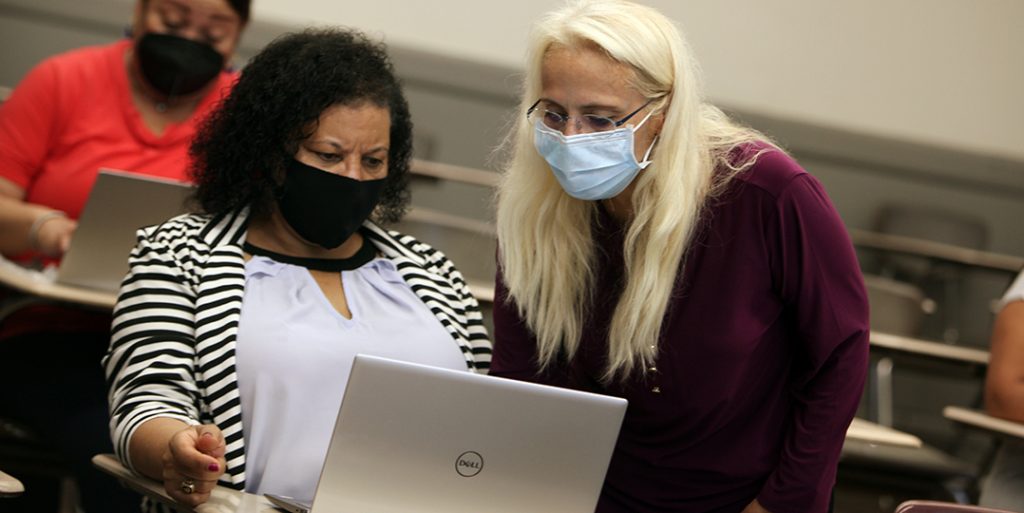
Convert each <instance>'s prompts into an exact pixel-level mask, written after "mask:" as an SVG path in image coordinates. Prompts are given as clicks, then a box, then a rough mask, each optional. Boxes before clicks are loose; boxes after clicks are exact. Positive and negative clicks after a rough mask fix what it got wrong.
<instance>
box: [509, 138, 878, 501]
mask: <svg viewBox="0 0 1024 513" xmlns="http://www.w3.org/2000/svg"><path fill="white" fill-rule="evenodd" d="M594 233H595V235H594V238H595V242H596V244H597V245H598V247H599V248H600V250H598V251H597V253H596V254H597V263H596V269H597V271H596V278H597V281H596V287H595V289H594V290H597V291H599V293H596V294H594V295H593V299H592V302H591V303H590V304H588V305H587V312H588V317H587V319H586V321H585V324H584V326H585V327H586V329H585V330H584V333H583V334H582V336H581V338H580V341H579V344H580V345H579V350H578V352H577V355H576V358H575V359H574V360H573V361H572V362H569V363H563V364H561V365H556V366H555V367H554V368H552V369H551V371H550V372H549V373H547V374H542V375H538V374H537V366H536V363H535V362H536V340H535V339H534V336H533V334H532V332H531V331H530V330H529V328H528V327H527V326H526V325H525V323H524V322H523V320H522V319H521V318H520V317H519V315H518V313H517V308H516V306H515V305H514V304H512V303H511V302H510V301H509V300H508V299H507V297H508V291H507V289H506V288H505V285H504V283H503V281H502V276H501V274H500V273H499V274H498V282H497V289H496V291H495V298H496V300H495V303H494V354H493V360H492V361H491V369H490V374H491V375H496V376H507V377H512V378H518V379H525V380H530V381H539V382H542V383H549V384H555V385H562V386H569V387H573V388H580V389H584V390H591V391H596V392H600V393H605V394H609V395H614V396H619V397H624V398H626V399H628V400H629V408H628V409H627V410H626V417H625V420H624V421H623V424H622V431H621V432H620V434H619V440H618V444H617V445H616V447H615V452H614V455H613V457H612V460H611V464H610V466H609V468H608V475H607V478H606V480H605V486H604V489H603V490H602V493H601V498H600V502H599V503H598V507H597V513H625V512H630V513H656V512H666V511H685V512H695V513H696V512H700V513H738V512H739V511H742V510H743V508H744V507H745V506H746V505H747V504H749V503H750V501H752V500H753V499H754V498H757V499H759V501H760V502H761V505H762V506H764V507H765V509H767V510H768V511H771V512H772V513H824V512H825V511H826V510H827V509H828V502H829V496H830V494H831V491H832V486H833V484H834V483H835V475H836V463H837V461H838V459H839V451H840V449H841V448H842V445H843V439H844V437H845V433H846V427H847V425H849V423H850V419H851V418H852V417H853V415H854V412H855V410H856V409H857V402H858V400H859V399H860V395H861V391H862V390H863V387H864V379H865V375H866V372H867V362H868V303H867V295H866V293H865V290H864V282H863V280H862V278H861V274H860V269H859V268H858V265H857V259H856V257H855V255H854V252H853V247H852V246H851V244H850V239H849V237H847V235H846V230H845V229H844V227H843V223H842V221H841V220H840V218H839V215H838V214H837V213H836V211H835V209H834V208H833V207H832V203H831V201H829V199H828V196H827V195H826V194H825V190H824V188H823V187H822V186H821V184H820V183H819V182H818V181H817V180H816V179H814V177H812V176H811V175H809V174H807V173H806V172H804V171H803V170H802V169H800V166H799V165H798V164H797V163H796V162H794V161H793V160H792V159H791V158H789V157H788V156H786V155H785V154H783V153H781V152H778V151H771V152H769V153H766V154H764V155H761V157H760V158H759V159H758V160H757V163H756V164H755V165H754V166H753V167H751V168H750V169H749V170H747V171H746V172H744V173H742V174H740V175H738V176H737V177H736V178H735V179H733V181H732V182H731V184H730V187H729V189H728V191H727V192H725V193H723V194H722V195H721V196H719V197H718V198H717V199H715V200H712V201H711V202H710V204H709V205H708V209H707V211H706V212H704V215H703V218H702V221H701V223H700V230H699V233H698V234H697V235H696V239H695V240H694V241H693V242H692V243H691V245H690V250H689V254H688V256H687V258H686V260H685V262H683V263H681V265H680V271H681V274H682V280H681V281H679V282H677V284H676V291H675V293H674V294H673V295H672V299H671V305H669V306H670V307H669V310H668V312H667V313H666V314H665V319H664V324H663V325H662V336H661V338H660V339H659V340H658V341H657V344H658V360H657V370H656V371H653V372H651V373H650V374H648V375H647V376H646V377H640V376H634V377H633V378H632V379H630V380H628V381H626V382H624V383H620V382H616V383H612V384H609V385H605V386H602V385H601V384H600V383H598V381H597V376H600V375H601V372H602V371H603V370H604V366H605V361H606V359H605V355H606V351H607V338H606V337H607V332H608V331H607V330H608V325H609V322H610V319H611V317H612V312H613V309H614V307H615V303H616V301H617V300H618V296H619V293H620V290H621V286H622V283H621V278H622V276H624V267H625V263H624V261H623V257H622V247H623V244H624V233H623V228H622V227H620V226H619V225H618V224H617V223H616V222H615V220H614V219H613V218H612V217H611V216H609V215H607V214H606V213H602V214H601V215H600V216H599V218H598V220H597V222H596V223H595V232H594Z"/></svg>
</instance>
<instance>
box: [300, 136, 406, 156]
mask: <svg viewBox="0 0 1024 513" xmlns="http://www.w3.org/2000/svg"><path fill="white" fill-rule="evenodd" d="M310 142H311V143H321V144H328V145H330V146H331V147H333V148H334V149H336V150H338V151H349V150H346V149H345V147H344V146H342V145H341V144H338V143H337V142H335V141H331V140H329V139H314V140H312V141H310ZM381 151H383V152H385V153H387V151H388V147H387V146H376V147H373V148H370V150H369V151H367V152H366V153H364V155H368V154H370V153H378V152H381Z"/></svg>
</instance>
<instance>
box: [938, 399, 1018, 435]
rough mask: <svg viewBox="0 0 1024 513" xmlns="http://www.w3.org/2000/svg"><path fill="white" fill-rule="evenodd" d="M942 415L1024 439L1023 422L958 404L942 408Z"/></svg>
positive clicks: (1000, 433)
mask: <svg viewBox="0 0 1024 513" xmlns="http://www.w3.org/2000/svg"><path fill="white" fill-rule="evenodd" d="M942 416H943V417H946V418H947V419H950V420H953V421H956V422H959V423H961V424H966V425H968V426H971V427H975V428H980V429H984V430H986V431H990V432H993V433H996V434H999V435H1005V436H1012V437H1017V438H1021V439H1024V424H1021V423H1019V422H1013V421H1012V420H1006V419H1000V418H996V417H993V416H991V415H988V414H987V413H985V412H982V411H978V410H972V409H968V408H961V407H959V406H947V407H945V408H943V410H942Z"/></svg>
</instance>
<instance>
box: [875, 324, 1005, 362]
mask: <svg viewBox="0 0 1024 513" xmlns="http://www.w3.org/2000/svg"><path fill="white" fill-rule="evenodd" d="M870 340H871V342H870V343H871V348H872V349H876V348H877V349H882V350H891V351H898V352H902V353H909V354H913V355H917V356H924V357H928V358H935V359H939V360H948V361H954V362H959V363H966V364H977V365H982V366H987V365H988V359H989V353H988V351H984V350H982V349H974V348H970V347H963V346H954V345H951V344H946V343H943V342H931V341H928V340H920V339H916V338H910V337H902V336H899V335H893V334H890V333H883V332H881V331H872V332H871V335H870Z"/></svg>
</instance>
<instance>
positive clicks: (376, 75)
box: [190, 29, 412, 223]
mask: <svg viewBox="0 0 1024 513" xmlns="http://www.w3.org/2000/svg"><path fill="white" fill-rule="evenodd" d="M363 102H370V103H372V104H373V105H377V106H379V107H383V108H387V109H388V110H389V112H390V116H391V141H390V147H389V150H388V175H387V178H385V182H384V188H383V190H382V192H381V199H380V204H379V205H378V207H377V211H376V214H375V217H374V219H375V220H376V221H378V222H382V223H391V222H395V221H398V220H399V219H401V217H402V215H404V214H405V211H406V208H407V207H408V204H409V191H408V185H409V159H410V158H411V157H412V120H411V118H410V116H409V106H408V104H407V103H406V101H405V97H404V96H403V94H402V88H401V84H400V83H399V81H398V79H397V78H396V77H395V75H394V69H393V66H392V64H391V60H390V58H389V57H388V55H387V51H386V49H385V47H384V45H383V44H378V43H373V42H371V41H370V40H369V39H368V38H367V37H366V36H365V35H363V34H362V33H361V32H358V31H354V30H340V29H315V30H314V29H310V30H306V31H303V32H300V33H295V34H287V35H284V36H281V37H279V38H277V39H276V40H274V41H273V42H271V43H270V44H269V45H267V47H266V48H264V49H263V51H261V52H260V53H259V54H258V55H256V56H255V57H253V59H252V60H251V61H249V64H248V65H247V66H246V67H245V68H244V69H243V70H242V74H241V77H240V78H239V79H238V82H237V83H236V84H235V86H234V88H233V89H232V90H231V94H230V95H228V97H227V98H225V99H224V100H223V101H222V102H221V104H220V106H218V108H217V109H216V110H215V111H214V112H213V113H211V114H210V116H209V118H207V119H206V121H205V122H204V123H203V125H202V126H201V127H200V129H199V132H198V134H197V135H196V139H195V140H194V141H193V142H192V147H191V150H190V153H191V155H192V159H193V164H192V169H191V174H192V179H193V181H194V182H195V183H196V192H195V195H194V199H195V201H196V202H197V203H198V204H199V206H200V207H201V208H202V210H203V211H205V212H206V213H209V214H215V215H216V214H223V213H226V212H229V211H232V210H235V209H238V208H241V207H245V206H248V207H250V208H251V211H252V213H253V214H254V215H262V214H265V213H267V212H268V211H269V210H270V207H271V205H272V204H273V201H274V199H275V194H276V193H277V190H278V187H279V183H278V180H279V178H278V177H280V176H281V175H280V173H282V172H283V168H284V163H285V159H286V158H287V157H290V156H292V155H294V154H295V151H296V150H297V149H298V144H299V142H301V141H302V140H303V139H305V138H307V137H309V136H310V135H312V133H313V131H315V127H316V123H317V122H318V120H319V117H320V114H321V113H322V112H323V111H324V110H326V109H327V108H328V107H331V106H333V105H357V104H360V103H363ZM310 127H313V128H312V129H311V128H310Z"/></svg>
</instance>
